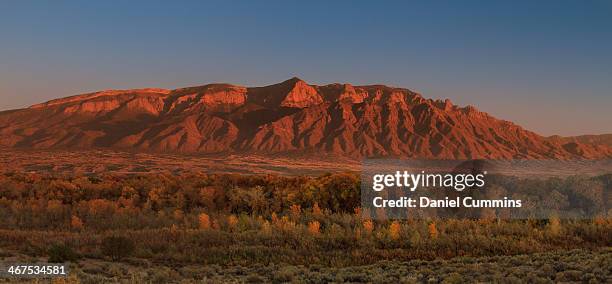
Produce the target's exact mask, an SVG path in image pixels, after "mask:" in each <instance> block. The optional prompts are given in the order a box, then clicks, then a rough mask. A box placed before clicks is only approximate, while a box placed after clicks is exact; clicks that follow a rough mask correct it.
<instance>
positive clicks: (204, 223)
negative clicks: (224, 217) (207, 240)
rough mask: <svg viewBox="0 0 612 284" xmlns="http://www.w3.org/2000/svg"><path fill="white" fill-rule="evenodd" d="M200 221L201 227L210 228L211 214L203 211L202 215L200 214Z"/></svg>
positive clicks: (203, 228)
mask: <svg viewBox="0 0 612 284" xmlns="http://www.w3.org/2000/svg"><path fill="white" fill-rule="evenodd" d="M198 223H199V225H200V229H202V230H208V229H210V216H208V214H206V213H201V214H200V215H198Z"/></svg>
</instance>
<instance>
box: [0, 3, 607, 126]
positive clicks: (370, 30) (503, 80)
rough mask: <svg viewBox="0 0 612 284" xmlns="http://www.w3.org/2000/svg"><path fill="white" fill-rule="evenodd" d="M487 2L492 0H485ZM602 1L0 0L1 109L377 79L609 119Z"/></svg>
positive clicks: (509, 106) (577, 119)
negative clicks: (214, 88) (135, 93)
mask: <svg viewBox="0 0 612 284" xmlns="http://www.w3.org/2000/svg"><path fill="white" fill-rule="evenodd" d="M492 2H496V3H492ZM611 51H612V1H604V0H602V1H505V2H501V1H422V2H408V1H301V2H298V1H2V2H1V3H0V110H6V109H14V108H21V107H25V106H28V105H31V104H34V103H39V102H42V101H46V100H50V99H53V98H58V97H65V96H69V95H74V94H78V93H86V92H91V91H97V90H103V89H126V88H139V87H162V88H177V87H185V86H192V85H202V84H205V83H211V82H228V83H235V84H240V85H247V86H259V85H267V84H273V83H278V82H281V81H283V80H285V79H288V78H290V77H293V76H298V77H300V78H302V79H304V80H305V81H307V82H309V83H312V84H326V83H332V82H349V83H352V84H355V85H363V84H372V83H382V84H388V85H392V86H399V87H406V88H409V89H412V90H415V91H418V92H420V93H422V94H423V95H424V96H425V97H429V98H450V99H451V100H452V101H453V102H454V103H456V104H459V105H467V104H472V105H476V106H477V107H478V108H479V109H481V110H483V111H486V112H489V113H491V114H492V115H493V116H495V117H498V118H501V119H505V120H510V121H513V122H516V123H518V124H519V125H521V126H523V127H525V128H527V129H529V130H533V131H536V132H538V133H540V134H543V135H552V134H561V135H579V134H600V133H612V114H611V113H612V111H611V110H610V109H611V107H612V55H611V54H610V53H611Z"/></svg>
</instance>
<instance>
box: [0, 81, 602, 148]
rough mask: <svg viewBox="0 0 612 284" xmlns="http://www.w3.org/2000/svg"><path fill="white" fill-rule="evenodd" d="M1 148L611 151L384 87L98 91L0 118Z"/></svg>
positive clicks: (292, 83) (218, 86) (287, 84)
mask: <svg viewBox="0 0 612 284" xmlns="http://www.w3.org/2000/svg"><path fill="white" fill-rule="evenodd" d="M0 138H1V139H0V146H4V147H15V148H35V149H48V148H52V149H58V148H67V149H82V148H84V149H87V148H114V149H133V150H141V151H153V152H186V153H216V152H228V153H239V152H240V153H260V154H261V153H263V154H272V153H274V154H279V153H280V154H287V155H289V156H290V155H298V154H300V153H302V154H303V153H319V154H334V155H340V156H348V157H353V158H363V157H410V158H435V159H457V158H492V159H547V158H550V159H573V158H585V159H597V158H609V157H612V147H611V146H610V145H601V144H590V143H583V142H582V141H573V140H572V141H569V140H563V139H551V138H547V137H543V136H540V135H538V134H536V133H534V132H531V131H528V130H525V129H523V128H522V127H520V126H518V125H516V124H514V123H512V122H510V121H505V120H501V119H497V118H495V117H493V116H491V115H489V114H488V113H486V112H482V111H479V110H478V109H477V108H476V107H474V106H465V107H460V106H457V105H454V104H453V103H452V102H451V101H450V100H449V99H446V100H433V99H426V98H424V97H423V96H422V95H421V94H419V93H416V92H413V91H411V90H409V89H405V88H396V87H388V86H384V85H366V86H353V85H351V84H340V83H333V84H328V85H321V86H318V85H310V84H308V83H306V82H305V81H303V80H301V79H299V78H297V77H294V78H291V79H289V80H286V81H284V82H281V83H278V84H273V85H269V86H262V87H243V86H238V85H233V84H224V83H213V84H207V85H202V86H195V87H187V88H179V89H174V90H167V89H157V88H144V89H131V90H106V91H100V92H93V93H87V94H81V95H76V96H70V97H65V98H60V99H55V100H50V101H48V102H44V103H41V104H35V105H32V106H31V107H29V108H26V109H20V110H14V111H10V112H0Z"/></svg>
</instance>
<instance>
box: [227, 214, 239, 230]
mask: <svg viewBox="0 0 612 284" xmlns="http://www.w3.org/2000/svg"><path fill="white" fill-rule="evenodd" d="M227 225H228V226H229V228H230V230H234V229H235V228H236V225H238V218H237V217H236V216H234V215H233V214H232V215H229V216H228V217H227Z"/></svg>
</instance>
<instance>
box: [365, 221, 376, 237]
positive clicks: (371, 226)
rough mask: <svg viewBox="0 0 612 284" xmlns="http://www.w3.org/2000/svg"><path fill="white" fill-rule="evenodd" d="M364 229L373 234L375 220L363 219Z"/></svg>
mask: <svg viewBox="0 0 612 284" xmlns="http://www.w3.org/2000/svg"><path fill="white" fill-rule="evenodd" d="M363 229H364V230H365V231H366V233H368V234H371V233H372V231H374V222H372V220H365V221H363Z"/></svg>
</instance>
